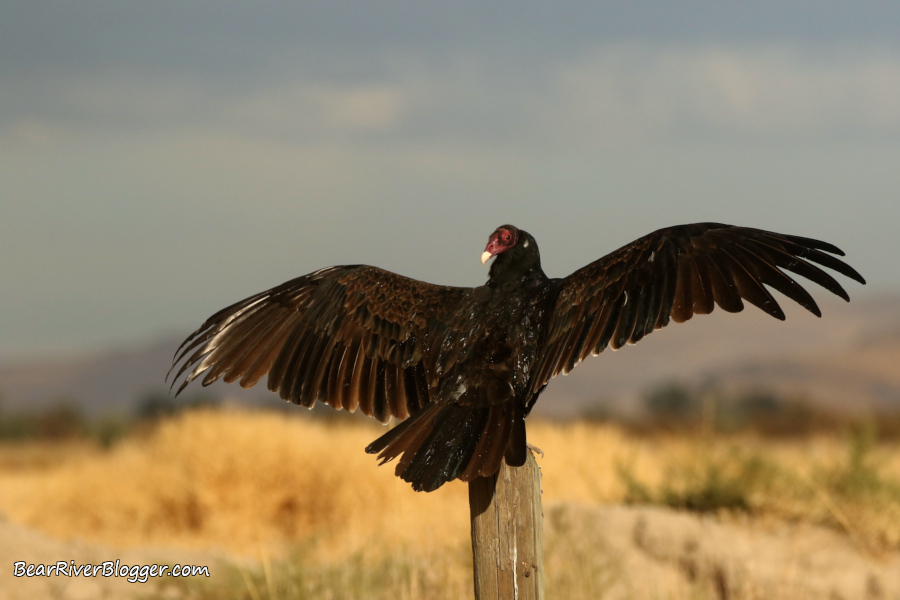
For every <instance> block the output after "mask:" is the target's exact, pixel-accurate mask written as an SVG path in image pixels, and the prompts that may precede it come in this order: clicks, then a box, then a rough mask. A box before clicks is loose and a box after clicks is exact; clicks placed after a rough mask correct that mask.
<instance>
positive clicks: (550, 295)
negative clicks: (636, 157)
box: [170, 223, 865, 491]
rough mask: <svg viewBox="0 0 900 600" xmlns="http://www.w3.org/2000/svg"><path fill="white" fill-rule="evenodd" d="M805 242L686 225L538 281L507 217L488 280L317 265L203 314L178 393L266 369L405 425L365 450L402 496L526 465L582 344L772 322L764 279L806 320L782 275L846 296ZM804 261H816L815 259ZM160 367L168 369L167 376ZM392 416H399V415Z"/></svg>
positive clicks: (840, 266)
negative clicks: (716, 318)
mask: <svg viewBox="0 0 900 600" xmlns="http://www.w3.org/2000/svg"><path fill="white" fill-rule="evenodd" d="M835 254H836V255H839V256H843V252H841V251H840V250H839V249H838V248H836V247H834V246H832V245H831V244H827V243H825V242H820V241H817V240H812V239H808V238H802V237H797V236H790V235H781V234H777V233H771V232H768V231H762V230H759V229H749V228H746V227H735V226H732V225H721V224H718V223H697V224H694V225H681V226H677V227H669V228H667V229H660V230H659V231H656V232H654V233H651V234H650V235H647V236H645V237H642V238H640V239H638V240H636V241H634V242H632V243H631V244H628V245H627V246H624V247H622V248H620V249H619V250H616V251H615V252H613V253H611V254H609V255H607V256H605V257H603V258H601V259H600V260H598V261H595V262H593V263H591V264H589V265H587V266H586V267H584V268H582V269H579V270H578V271H575V272H574V273H572V274H571V275H569V276H568V277H566V278H564V279H549V278H548V277H547V276H546V275H544V272H543V271H542V270H541V261H540V254H539V252H538V246H537V243H536V242H535V240H534V238H533V237H532V236H531V235H529V234H528V233H526V232H525V231H522V230H520V229H517V228H515V227H513V226H511V225H504V226H502V227H499V228H498V229H497V230H496V231H495V232H494V233H493V234H492V235H491V237H490V240H489V242H488V245H487V248H486V249H485V253H484V255H483V257H482V262H484V261H486V260H487V259H488V258H491V257H495V260H494V263H493V264H492V265H491V269H490V277H489V279H488V282H487V284H485V285H484V286H481V287H477V288H457V287H446V286H438V285H432V284H430V283H424V282H422V281H416V280H413V279H408V278H406V277H402V276H400V275H396V274H394V273H390V272H387V271H384V270H382V269H378V268H376V267H368V266H363V265H354V266H341V267H330V268H328V269H322V270H320V271H316V272H315V273H310V274H309V275H304V276H303V277H298V278H297V279H293V280H291V281H288V282H286V283H283V284H282V285H280V286H277V287H274V288H272V289H270V290H267V291H265V292H262V293H260V294H256V295H255V296H251V297H249V298H247V299H246V300H242V301H240V302H238V303H236V304H233V305H231V306H229V307H228V308H225V309H223V310H221V311H219V312H218V313H216V314H214V315H213V316H211V317H210V318H209V319H207V320H206V322H204V323H203V325H201V326H200V328H199V329H198V330H197V331H195V332H194V333H193V334H191V335H190V336H189V337H188V338H187V339H186V340H185V341H184V342H183V343H182V345H181V347H179V349H178V351H176V354H175V360H174V361H173V365H172V369H173V370H174V369H176V367H178V365H179V363H180V365H181V366H180V367H178V368H177V371H176V372H175V377H174V379H173V384H172V385H173V386H174V384H175V382H176V381H177V380H178V378H179V377H181V376H182V375H185V377H184V381H183V382H182V383H181V385H180V386H179V388H178V392H179V393H180V392H181V390H183V389H184V387H185V386H186V385H187V384H188V383H190V382H191V381H193V380H194V379H196V378H198V377H200V376H203V379H202V384H203V385H209V384H210V383H212V382H213V381H216V380H217V379H219V378H224V380H225V381H226V382H228V383H231V382H233V381H237V380H238V379H240V384H241V386H243V387H250V386H252V385H254V384H255V383H256V382H257V381H259V380H260V379H261V378H262V377H263V376H264V375H266V374H268V387H269V389H270V390H272V391H273V392H278V394H279V395H280V396H281V397H282V398H284V399H285V400H290V401H291V402H293V403H295V404H302V405H303V406H306V407H312V406H313V405H314V404H315V403H316V401H317V400H319V401H322V402H325V403H327V404H329V405H331V406H332V407H334V408H338V409H341V408H343V409H344V410H348V411H354V410H356V409H357V408H359V410H361V411H362V412H363V413H364V414H366V415H369V416H372V417H375V418H376V419H378V420H379V421H381V422H382V423H387V422H388V421H389V420H390V419H391V417H396V418H397V419H398V420H403V419H406V420H405V421H404V422H403V423H401V424H400V425H399V426H397V427H395V428H394V429H392V430H390V431H388V432H387V433H386V434H385V435H383V436H381V437H380V438H379V439H377V440H375V441H374V442H373V443H372V444H371V445H370V446H369V447H368V448H366V451H367V452H369V453H372V454H375V453H379V456H380V458H381V459H382V463H384V462H387V461H389V460H392V459H394V458H398V457H399V460H398V461H397V469H396V473H397V475H398V476H399V477H402V478H403V479H404V480H406V481H409V482H410V483H412V485H413V488H415V489H416V490H424V491H432V490H435V489H437V488H438V487H440V486H441V485H442V484H444V483H445V482H447V481H450V480H453V479H457V478H459V479H462V480H463V481H471V480H472V479H474V478H475V477H479V476H488V475H492V474H493V473H496V472H497V469H499V468H500V462H501V461H502V460H504V459H505V460H506V462H507V463H508V464H510V465H515V466H518V465H521V464H523V463H524V461H525V452H526V441H525V417H526V416H527V415H528V413H529V412H530V410H531V408H532V406H534V403H535V402H536V401H537V399H538V396H539V395H540V393H541V392H542V391H543V389H544V387H546V385H547V383H548V382H549V381H550V379H551V378H553V377H554V376H556V375H558V374H559V373H561V372H562V373H568V372H569V371H570V370H572V368H573V367H574V366H575V365H576V364H577V363H578V362H580V361H582V360H584V359H585V358H586V357H587V356H588V355H589V354H599V353H600V352H602V351H603V350H604V349H605V348H607V347H611V348H613V349H617V348H620V347H622V346H624V345H625V344H634V343H636V342H638V341H639V340H640V339H641V338H643V337H644V336H645V335H648V334H650V333H651V332H652V331H653V330H655V329H659V328H661V327H665V326H666V325H667V324H668V323H669V320H670V319H671V320H673V321H675V322H678V323H681V322H684V321H687V320H688V319H690V318H691V317H692V316H693V315H694V314H706V313H709V312H712V310H713V309H714V308H715V305H717V304H718V305H719V306H720V307H721V308H722V309H723V310H726V311H728V312H739V311H741V310H742V309H743V307H744V304H743V301H744V300H746V301H747V302H750V303H751V304H754V305H756V306H757V307H759V308H760V309H762V310H763V311H765V312H767V313H768V314H770V315H772V316H773V317H775V318H777V319H782V320H783V319H784V313H783V312H782V310H781V307H780V306H778V303H777V302H776V301H775V299H774V298H773V297H772V295H771V294H770V293H769V291H768V289H767V288H766V286H768V287H770V288H772V289H775V290H777V291H779V292H781V293H782V294H784V295H785V296H787V297H788V298H791V299H792V300H794V301H796V302H798V303H799V304H800V305H801V306H803V307H804V308H806V309H807V310H809V311H810V312H812V313H813V314H815V315H816V316H821V313H820V311H819V308H818V306H816V303H815V301H814V300H813V298H812V296H810V295H809V293H808V292H807V291H806V290H805V289H803V288H802V287H801V286H800V285H799V284H798V283H796V282H795V281H794V280H793V279H792V278H791V277H790V276H788V275H787V273H786V272H785V271H791V272H793V273H796V274H798V275H802V276H803V277H805V278H807V279H809V280H810V281H813V282H815V283H817V284H819V285H821V286H822V287H824V288H825V289H827V290H828V291H830V292H832V293H834V294H837V295H838V296H840V297H842V298H844V299H845V300H849V297H848V296H847V293H846V292H845V291H844V289H843V288H842V287H841V286H840V284H839V283H838V282H837V281H836V280H835V279H834V278H833V277H832V276H831V275H829V274H827V273H826V272H825V271H823V270H822V269H820V268H819V267H817V266H816V264H818V265H821V266H824V267H828V268H829V269H832V270H834V271H837V272H838V273H841V274H843V275H845V276H847V277H850V278H851V279H854V280H856V281H858V282H860V283H865V280H863V278H862V277H861V276H860V275H859V273H857V272H856V271H855V270H853V269H852V268H851V267H849V266H848V265H847V264H845V263H843V262H841V261H840V260H838V259H837V258H834V256H832V255H835ZM814 263H815V264H814ZM171 372H172V371H171V370H170V374H171ZM407 417H410V418H409V419H407Z"/></svg>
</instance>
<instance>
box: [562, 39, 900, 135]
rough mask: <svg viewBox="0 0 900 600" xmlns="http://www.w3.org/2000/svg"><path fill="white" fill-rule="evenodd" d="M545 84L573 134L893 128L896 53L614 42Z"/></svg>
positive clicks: (899, 124) (899, 112) (899, 70)
mask: <svg viewBox="0 0 900 600" xmlns="http://www.w3.org/2000/svg"><path fill="white" fill-rule="evenodd" d="M554 88H555V96H556V99H555V101H554V102H553V105H556V106H558V107H559V108H563V109H564V110H561V111H559V114H561V115H565V121H566V122H567V127H566V128H565V131H566V134H567V135H569V134H572V133H574V132H580V134H581V136H582V137H584V136H615V137H625V136H639V137H647V136H659V135H667V134H673V133H674V134H685V135H698V134H702V135H705V136H709V135H727V136H733V135H746V136H754V137H756V136H766V137H774V138H784V137H798V136H799V137H807V138H808V137H813V138H815V137H827V136H831V135H836V134H839V135H847V134H851V135H852V134H853V133H856V134H857V135H865V136H870V135H873V134H875V135H879V134H883V133H892V134H896V133H900V55H897V54H895V53H894V54H892V53H888V52H884V51H871V52H867V53H864V52H855V53H840V52H835V51H831V52H829V53H827V54H826V55H824V56H823V55H818V54H816V53H815V52H814V51H812V50H803V49H798V48H791V47H785V46H763V47H755V48H727V47H708V48H689V47H688V48H646V47H635V46H618V47H616V46H613V47H606V48H600V49H597V50H595V51H594V52H593V53H591V55H589V56H586V57H583V58H582V59H581V60H580V61H578V62H577V63H575V64H571V65H564V66H562V68H561V69H560V70H559V73H558V75H557V78H556V85H555V86H554ZM547 120H548V121H549V123H548V126H552V123H553V122H554V121H556V120H558V119H557V118H556V117H552V118H549V119H547Z"/></svg>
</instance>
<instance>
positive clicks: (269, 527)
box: [0, 409, 900, 600]
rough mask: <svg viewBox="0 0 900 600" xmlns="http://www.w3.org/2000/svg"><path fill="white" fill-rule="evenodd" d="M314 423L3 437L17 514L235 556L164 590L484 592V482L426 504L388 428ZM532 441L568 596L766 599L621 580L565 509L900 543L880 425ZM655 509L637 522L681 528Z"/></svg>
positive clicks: (538, 427)
mask: <svg viewBox="0 0 900 600" xmlns="http://www.w3.org/2000/svg"><path fill="white" fill-rule="evenodd" d="M306 416H307V415H302V414H301V415H299V416H293V415H292V416H285V415H282V414H276V413H264V412H252V411H242V410H231V409H228V410H198V411H193V412H189V413H186V414H182V415H181V416H178V417H177V418H174V419H171V420H167V421H163V422H162V423H161V424H160V425H159V426H158V427H155V428H154V429H152V430H150V431H146V432H144V433H142V434H140V435H132V436H130V437H128V438H126V439H124V440H123V441H121V442H119V443H118V444H116V445H115V446H113V447H112V448H111V449H109V450H103V449H100V448H95V447H93V446H90V445H88V444H86V443H83V442H79V443H74V442H61V443H58V444H55V445H49V444H46V443H45V444H36V443H35V444H26V443H19V444H14V445H13V444H10V445H4V446H0V511H2V512H3V513H4V514H5V515H6V517H7V519H8V520H9V521H10V522H12V523H15V524H21V525H24V526H27V527H29V528H33V529H36V530H39V531H41V532H44V533H46V534H49V535H50V536H53V537H54V538H57V539H60V540H71V539H78V540H82V541H83V542H84V543H96V544H103V545H105V546H106V547H113V548H119V549H135V548H142V547H157V548H163V547H168V548H182V549H189V550H193V551H204V552H219V553H221V555H224V556H227V557H229V558H230V562H229V565H227V566H222V567H221V568H220V569H218V570H217V573H218V575H217V576H216V577H213V578H211V579H210V580H209V581H203V582H198V581H193V582H188V583H181V584H179V585H178V587H171V585H170V586H169V587H168V588H167V589H161V588H160V589H157V588H155V587H153V586H152V585H150V586H145V587H143V588H141V592H140V593H141V594H142V595H143V597H147V598H150V597H156V596H155V595H154V594H156V595H159V597H164V596H173V595H174V596H181V597H195V598H249V599H251V600H262V599H269V600H272V599H274V598H294V597H302V598H436V599H440V598H465V597H470V596H471V591H470V588H471V556H470V549H469V540H468V503H467V489H466V486H465V485H464V484H461V483H459V482H453V483H451V484H448V485H445V486H444V487H442V488H441V489H439V490H438V491H436V492H434V493H431V494H417V493H414V492H413V491H412V490H411V489H410V487H409V486H408V485H407V484H406V483H404V482H402V481H400V480H398V479H397V478H396V477H394V476H393V472H392V471H393V469H392V467H391V466H390V465H387V466H383V467H380V468H376V461H375V459H374V457H372V456H369V455H367V454H365V453H364V452H363V448H364V447H365V446H366V445H367V444H368V443H369V442H370V441H371V440H372V439H374V438H375V437H376V436H377V435H379V433H380V432H382V431H383V429H381V428H380V427H379V426H377V425H368V424H365V423H357V422H350V421H351V420H334V421H331V420H328V421H322V420H313V419H309V418H304V417H306ZM529 440H530V441H531V442H532V443H533V444H535V445H537V446H539V447H541V448H543V449H544V450H545V452H546V455H545V456H544V457H543V458H540V457H539V458H538V462H539V464H540V465H541V469H542V476H543V479H542V486H543V492H544V496H543V501H544V506H545V514H547V520H548V523H547V532H548V533H547V569H548V594H549V596H548V597H559V598H596V597H600V596H601V595H603V594H606V593H609V594H611V595H609V596H608V597H622V598H645V597H646V598H682V597H683V598H703V597H710V598H715V597H726V596H727V597H743V598H751V597H766V595H760V594H759V593H756V592H752V590H751V588H746V587H745V588H742V589H744V590H745V591H744V592H742V593H741V594H738V595H735V594H731V595H726V596H722V594H721V590H719V591H717V588H716V585H718V584H716V583H715V581H717V580H716V579H715V578H713V579H712V580H711V581H713V583H712V584H710V585H708V586H706V587H703V586H701V588H702V589H701V588H697V587H696V586H693V587H692V586H690V585H688V586H687V587H684V585H681V584H676V583H672V586H671V587H669V588H666V587H665V586H663V587H662V588H661V587H660V585H661V584H659V583H658V582H657V583H654V586H655V587H654V588H653V589H644V588H641V587H640V586H639V585H638V586H635V585H629V586H626V588H627V589H626V588H622V587H621V585H620V586H619V587H616V581H617V580H619V579H621V573H622V572H623V569H625V563H621V564H620V563H619V562H617V561H618V560H620V559H619V558H616V556H619V554H621V553H619V554H617V553H616V552H610V551H607V552H601V549H602V548H601V546H603V545H604V544H605V543H606V542H604V541H603V540H602V539H599V538H597V537H596V536H594V535H593V534H590V535H589V534H588V533H586V532H588V531H594V529H592V527H593V525H589V524H582V525H578V526H573V525H572V523H573V522H575V521H578V519H582V520H583V519H587V517H584V516H583V515H582V516H581V517H577V518H576V517H574V516H572V515H573V514H575V513H573V512H572V510H576V509H571V510H570V509H568V508H565V507H578V506H582V507H584V506H593V505H622V504H629V503H630V504H638V505H661V506H666V507H671V508H674V509H679V510H682V511H687V512H690V513H701V514H704V515H708V516H707V517H703V519H705V520H703V521H696V522H697V523H701V522H702V523H707V522H709V519H712V520H713V522H714V523H715V525H714V527H720V528H721V527H725V528H728V527H738V528H742V530H747V531H763V532H777V531H781V530H783V528H785V527H788V528H791V531H799V530H800V529H804V528H806V529H809V528H812V529H814V530H816V531H820V532H822V531H824V532H825V533H820V534H817V535H825V536H831V537H829V538H828V539H833V540H838V541H835V542H833V543H834V544H844V545H846V546H848V547H849V548H851V550H852V552H853V553H854V554H855V555H856V556H857V557H858V558H859V560H861V561H862V562H861V564H867V565H876V566H877V565H878V564H882V563H883V562H884V561H885V560H890V559H891V557H895V556H896V555H897V553H898V552H900V446H898V444H897V443H896V442H877V441H876V438H875V436H874V433H873V432H872V431H871V430H868V429H866V428H863V429H861V430H859V431H856V432H855V433H851V432H848V433H847V434H844V435H834V434H832V435H820V436H812V437H805V438H800V439H789V440H777V441H773V440H770V439H762V438H758V437H753V436H750V435H734V436H713V435H702V434H694V435H681V436H679V435H675V434H654V435H640V436H638V435H635V434H629V433H627V432H625V431H624V430H622V429H621V428H619V427H617V426H614V425H607V424H592V423H586V422H574V423H567V424H558V423H547V422H531V423H529ZM623 510H624V509H623ZM654 510H655V509H654ZM576 512H577V510H576ZM578 514H581V513H578ZM605 514H607V515H608V514H612V513H605ZM616 514H618V513H616ZM628 514H631V513H628ZM628 514H626V513H623V515H625V516H622V517H621V519H619V520H622V519H625V520H627V519H628V518H631V517H629V516H628ZM647 514H648V515H650V517H646V518H645V517H641V518H642V519H644V521H642V523H643V524H640V523H637V524H635V527H636V528H638V529H640V528H644V529H646V519H647V518H650V519H651V521H652V520H653V519H657V518H662V517H656V516H653V515H656V514H657V513H647ZM660 514H662V513H660ZM666 514H669V513H666ZM676 516H677V515H676ZM573 519H575V521H573ZM594 521H595V523H594V525H596V522H598V521H597V520H596V519H594ZM579 522H580V521H579ZM616 522H617V521H616V519H612V521H611V524H610V525H609V527H610V528H614V527H615V524H616ZM692 526H693V525H692ZM704 527H706V526H705V525H704ZM710 527H713V525H710ZM595 528H596V527H595ZM798 528H799V529H798ZM638 529H634V531H638ZM806 529H804V530H806ZM641 531H643V529H641ZM710 531H712V530H710ZM651 533H652V531H651ZM598 535H599V534H598ZM628 535H629V536H631V537H639V536H637V534H636V533H635V534H631V533H629V534H628ZM642 535H643V534H642ZM648 535H649V534H648ZM711 535H712V534H711ZM721 535H723V536H724V535H726V534H724V533H722V534H721ZM766 535H768V534H766ZM772 535H775V534H772ZM626 537H627V536H626ZM644 537H645V538H646V539H650V538H651V537H652V536H650V537H647V536H644ZM840 540H843V541H840ZM638 541H640V540H638ZM701 542H702V540H701ZM635 543H637V542H635ZM648 543H649V542H648ZM607 550H608V549H607ZM659 552H663V551H662V550H660V551H659ZM657 553H658V552H657ZM622 556H624V554H623V555H622ZM621 560H622V561H625V560H626V559H625V558H621ZM854 560H855V559H854ZM626 562H627V561H626ZM873 568H875V567H873ZM169 583H171V582H169ZM689 583H690V582H689ZM879 585H880V584H879ZM679 586H681V587H679ZM720 587H721V586H720ZM870 587H871V585H870ZM707 588H709V589H707ZM729 589H730V588H729ZM873 589H874V588H873ZM550 590H553V591H552V592H551V591H550ZM616 590H618V591H616ZM703 590H706V591H703ZM746 590H750V591H746ZM870 591H871V590H870ZM707 593H708V594H710V595H708V596H707V595H705V594H707ZM872 593H873V594H881V593H882V591H881V588H877V589H874V591H873V592H872ZM790 596H791V595H790V594H789V595H787V596H785V597H790ZM872 597H888V596H884V595H882V596H878V595H875V596H872Z"/></svg>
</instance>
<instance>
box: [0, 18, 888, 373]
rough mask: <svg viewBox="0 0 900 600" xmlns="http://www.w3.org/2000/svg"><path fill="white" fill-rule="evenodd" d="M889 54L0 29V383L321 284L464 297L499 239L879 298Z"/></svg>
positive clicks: (802, 25) (449, 29)
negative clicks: (713, 252) (744, 230)
mask: <svg viewBox="0 0 900 600" xmlns="http://www.w3.org/2000/svg"><path fill="white" fill-rule="evenodd" d="M898 31H900V3H898V2H896V1H895V0H885V1H875V0H861V1H859V2H855V3H847V2H830V1H823V0H817V1H813V0H808V1H807V0H804V1H790V0H787V1H785V0H782V1H769V0H760V1H757V2H753V3H748V2H743V3H724V2H720V1H705V0H704V1H700V0H697V1H685V2H677V3H674V2H661V1H659V2H649V1H632V2H606V1H593V2H569V1H559V2H553V3H549V2H538V1H530V0H528V1H525V0H520V1H518V2H506V1H495V2H491V3H484V2H467V1H461V0H456V1H454V2H413V1H394V0H389V1H382V2H368V1H363V0H356V1H343V0H330V1H325V2H297V1H292V2H275V1H272V2H270V1H266V0H241V1H238V0H221V1H206V0H194V1H190V0H154V1H153V2H138V1H136V0H116V1H112V0H109V1H107V0H81V1H79V2H62V1H58V0H56V1H45V0H6V1H5V2H3V3H2V4H0V360H18V359H24V358H31V357H40V356H51V355H52V356H58V355H66V354H72V353H79V352H88V351H94V350H98V349H100V348H104V347H106V346H108V345H110V344H130V343H138V342H140V341H142V340H147V339H150V338H153V337H154V336H162V335H169V334H173V333H179V332H180V333H184V334H187V333H189V332H190V331H192V330H193V329H195V328H196V327H197V326H198V325H199V324H200V322H202V321H203V319H205V318H206V317H207V316H208V315H210V314H211V313H213V312H215V311H216V310H218V309H219V308H222V307H224V306H226V305H228V304H231V303H232V302H235V301H237V300H239V299H241V298H243V297H246V296H248V295H250V294H252V293H255V292H257V291H260V290H263V289H266V288H268V287H271V286H274V285H276V284H278V283H281V282H282V281H285V280H287V279H290V278H292V277H296V276H298V275H302V274H304V273H308V272H311V271H313V270H316V269H318V268H321V267H324V266H329V265H333V264H355V263H366V264H373V265H377V266H380V267H383V268H387V269H390V270H393V271H397V272H399V273H402V274H404V275H408V276H412V277H416V278H420V279H424V280H427V281H431V282H434V283H444V284H451V285H466V286H469V285H480V284H482V283H483V282H484V281H485V279H486V277H487V268H486V267H483V266H482V265H481V264H480V262H479V256H480V254H481V252H482V250H483V248H484V245H485V244H486V242H487V237H488V235H489V234H490V233H491V232H492V231H493V230H494V228H495V227H497V226H498V225H501V224H504V223H512V224H514V225H516V226H518V227H521V228H523V229H526V230H528V231H529V232H530V233H532V234H533V235H534V236H535V237H536V239H537V240H538V242H539V244H540V248H541V254H542V259H543V264H544V268H545V271H547V273H548V274H549V275H550V276H555V277H562V276H565V275H567V274H568V273H570V272H572V271H574V270H576V269H577V268H580V267H581V266H583V265H585V264H587V263H589V262H591V261H593V260H596V259H598V258H600V257H601V256H603V255H605V254H606V253H608V252H610V251H612V250H614V249H615V248H617V247H619V246H621V245H623V244H625V243H628V242H630V241H631V240H633V239H635V238H637V237H639V236H641V235H644V234H646V233H649V232H650V231H653V230H655V229H658V228H660V227H665V226H668V225H674V224H679V223H687V222H695V221H719V222H725V223H734V224H740V225H746V226H752V227H759V228H764V229H770V230H773V231H778V232H782V233H791V234H797V235H802V236H807V237H814V238H819V239H824V240H827V241H829V242H832V243H834V244H836V245H838V246H839V247H841V248H842V249H843V250H845V251H846V252H847V260H848V261H849V262H850V263H851V264H852V265H853V266H854V267H856V268H857V269H858V270H859V271H860V272H861V273H862V274H863V275H864V276H865V277H866V278H867V280H868V282H869V285H868V286H867V288H865V289H863V288H860V287H859V286H857V285H856V284H853V283H852V282H849V281H847V286H846V287H847V289H848V290H849V291H850V294H851V296H857V295H859V294H863V293H872V292H878V291H885V290H887V291H891V290H894V291H896V290H900V267H898V265H897V251H896V246H895V243H896V240H897V229H898V225H900V166H898V165H900V36H898V35H897V32H898ZM845 281H846V280H845ZM821 293H825V292H824V291H819V292H814V295H816V294H819V295H820V294H821Z"/></svg>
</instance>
